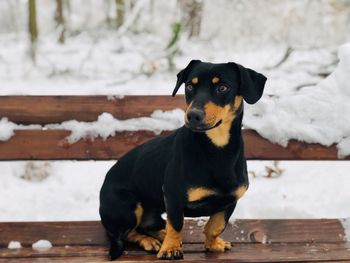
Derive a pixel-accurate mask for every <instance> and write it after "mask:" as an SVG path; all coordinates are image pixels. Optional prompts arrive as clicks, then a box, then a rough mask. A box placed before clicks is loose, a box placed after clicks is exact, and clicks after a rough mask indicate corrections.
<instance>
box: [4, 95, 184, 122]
mask: <svg viewBox="0 0 350 263" xmlns="http://www.w3.org/2000/svg"><path fill="white" fill-rule="evenodd" d="M184 106H185V101H184V97H183V96H176V97H172V96H170V95H169V96H125V97H124V98H122V99H118V98H115V99H112V100H111V99H108V97H107V96H0V118H1V117H7V118H8V119H9V120H10V121H13V122H15V123H22V124H33V123H35V124H47V123H60V122H63V121H67V120H71V119H76V120H79V121H95V120H96V119H97V116H98V115H100V114H101V113H102V112H109V113H111V114H112V115H113V116H114V117H116V118H119V119H129V118H136V117H143V116H149V115H150V114H151V113H152V112H153V111H155V110H157V109H162V110H172V109H175V108H184Z"/></svg>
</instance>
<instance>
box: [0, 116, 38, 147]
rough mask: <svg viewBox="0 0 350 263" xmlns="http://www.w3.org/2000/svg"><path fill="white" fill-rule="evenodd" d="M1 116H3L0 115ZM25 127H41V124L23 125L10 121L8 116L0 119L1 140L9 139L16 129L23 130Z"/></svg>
mask: <svg viewBox="0 0 350 263" xmlns="http://www.w3.org/2000/svg"><path fill="white" fill-rule="evenodd" d="M0 117H1V116H0ZM23 129H29V130H31V129H41V126H40V125H35V124H31V125H21V124H19V125H18V124H15V123H13V122H11V121H8V119H7V118H6V117H3V118H1V119H0V141H7V140H8V139H10V138H11V137H12V136H14V135H15V132H14V130H23Z"/></svg>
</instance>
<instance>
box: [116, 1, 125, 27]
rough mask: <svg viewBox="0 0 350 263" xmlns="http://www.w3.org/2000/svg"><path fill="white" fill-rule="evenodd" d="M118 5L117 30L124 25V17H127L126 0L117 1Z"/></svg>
mask: <svg viewBox="0 0 350 263" xmlns="http://www.w3.org/2000/svg"><path fill="white" fill-rule="evenodd" d="M115 3H116V11H117V12H116V16H117V18H116V21H117V28H119V27H121V25H122V24H123V23H124V16H125V3H124V0H115Z"/></svg>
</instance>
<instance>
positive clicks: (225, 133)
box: [205, 97, 243, 148]
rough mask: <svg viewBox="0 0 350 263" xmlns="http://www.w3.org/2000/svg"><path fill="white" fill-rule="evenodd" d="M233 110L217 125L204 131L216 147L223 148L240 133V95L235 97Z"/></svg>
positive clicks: (241, 103) (241, 108)
mask: <svg viewBox="0 0 350 263" xmlns="http://www.w3.org/2000/svg"><path fill="white" fill-rule="evenodd" d="M233 109H234V111H233V112H232V113H231V114H230V115H229V116H228V117H227V118H226V119H225V120H224V121H223V122H222V124H220V125H219V126H218V127H216V128H214V129H211V130H209V131H206V133H205V134H206V135H207V137H208V138H209V139H210V141H211V143H212V144H214V145H215V146H216V147H217V148H224V147H225V146H227V145H229V144H230V142H232V141H233V140H236V139H237V138H236V137H237V135H240V134H241V125H242V115H243V100H242V97H236V99H235V102H234V105H233ZM237 132H239V133H237Z"/></svg>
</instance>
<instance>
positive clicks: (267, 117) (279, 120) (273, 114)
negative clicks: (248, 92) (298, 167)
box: [243, 43, 350, 158]
mask: <svg viewBox="0 0 350 263" xmlns="http://www.w3.org/2000/svg"><path fill="white" fill-rule="evenodd" d="M338 56H339V59H340V62H339V64H338V65H337V68H336V69H335V71H334V72H333V73H332V74H331V75H329V76H328V77H327V78H326V79H324V80H323V81H321V82H320V83H319V84H318V85H316V86H311V87H304V88H302V89H300V90H296V91H294V92H291V94H289V95H285V96H281V97H267V96H263V98H262V99H261V100H260V101H259V102H258V103H257V104H256V105H252V106H250V105H246V106H247V107H246V113H245V118H244V120H243V123H244V125H245V126H246V127H248V128H251V129H254V130H256V131H257V132H258V133H259V134H260V135H262V136H263V137H265V138H267V139H269V140H270V141H272V142H274V143H278V144H281V145H282V146H286V145H287V144H288V141H289V140H290V139H297V140H300V141H305V142H308V143H320V144H323V145H325V146H330V145H332V144H337V148H338V156H339V157H340V158H343V157H345V156H347V155H350V147H349V146H350V125H349V123H350V106H349V101H350V43H348V44H345V45H343V46H341V47H340V48H339V51H338Z"/></svg>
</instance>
